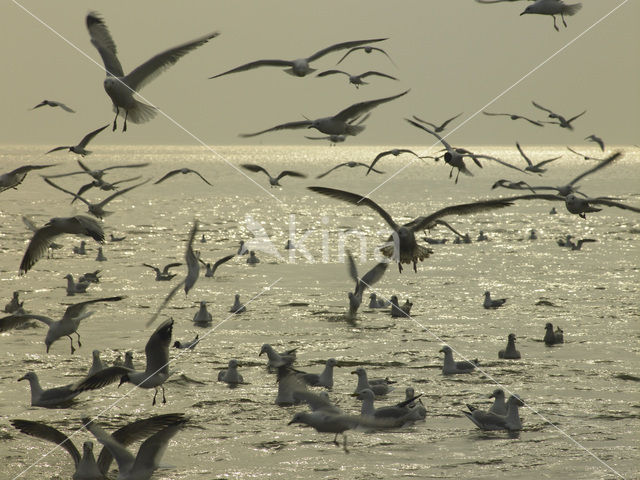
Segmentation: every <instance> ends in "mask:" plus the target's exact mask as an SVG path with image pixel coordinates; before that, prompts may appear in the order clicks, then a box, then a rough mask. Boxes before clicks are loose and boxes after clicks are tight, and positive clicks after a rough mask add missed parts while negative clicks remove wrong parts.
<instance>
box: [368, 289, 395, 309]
mask: <svg viewBox="0 0 640 480" xmlns="http://www.w3.org/2000/svg"><path fill="white" fill-rule="evenodd" d="M389 305H391V302H388V301H386V300H383V299H381V298H380V299H378V298H377V295H376V294H375V293H372V294H371V295H369V308H387V307H388V306H389Z"/></svg>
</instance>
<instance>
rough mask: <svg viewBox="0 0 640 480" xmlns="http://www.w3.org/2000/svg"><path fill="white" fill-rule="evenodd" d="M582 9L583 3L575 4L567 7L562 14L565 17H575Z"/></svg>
mask: <svg viewBox="0 0 640 480" xmlns="http://www.w3.org/2000/svg"><path fill="white" fill-rule="evenodd" d="M581 8H582V4H581V3H573V4H571V5H565V10H564V12H562V13H563V14H565V15H569V16H571V15H575V14H576V13H578V11H579V10H580V9H581Z"/></svg>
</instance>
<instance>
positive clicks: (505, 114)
mask: <svg viewBox="0 0 640 480" xmlns="http://www.w3.org/2000/svg"><path fill="white" fill-rule="evenodd" d="M482 113H484V114H485V115H489V116H492V117H497V116H501V117H509V118H510V119H511V120H526V121H527V122H529V123H531V124H533V125H536V126H538V127H544V125H543V124H542V123H540V122H538V121H536V120H531V119H530V118H527V117H523V116H522V115H516V114H515V113H489V112H485V111H484V110H483V111H482Z"/></svg>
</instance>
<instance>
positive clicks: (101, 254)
mask: <svg viewBox="0 0 640 480" xmlns="http://www.w3.org/2000/svg"><path fill="white" fill-rule="evenodd" d="M106 261H107V257H105V256H104V252H103V251H102V247H98V255H97V256H96V262H106Z"/></svg>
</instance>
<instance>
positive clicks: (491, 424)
mask: <svg viewBox="0 0 640 480" xmlns="http://www.w3.org/2000/svg"><path fill="white" fill-rule="evenodd" d="M523 405H524V402H523V401H522V400H521V399H520V398H519V397H518V396H517V395H511V396H510V397H509V400H508V401H507V413H506V415H500V414H497V413H493V412H485V411H483V410H474V411H473V412H466V411H463V412H462V413H464V414H465V416H466V417H467V418H468V419H469V420H471V421H472V422H473V423H474V424H475V425H476V426H477V427H478V428H479V429H481V430H509V431H517V430H522V421H521V420H520V415H519V414H518V407H522V406H523Z"/></svg>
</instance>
